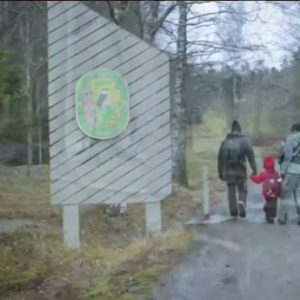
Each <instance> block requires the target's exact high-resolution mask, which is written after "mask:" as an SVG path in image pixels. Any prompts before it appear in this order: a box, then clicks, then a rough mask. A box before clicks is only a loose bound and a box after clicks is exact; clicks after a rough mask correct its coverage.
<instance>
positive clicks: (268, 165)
mask: <svg viewBox="0 0 300 300" xmlns="http://www.w3.org/2000/svg"><path fill="white" fill-rule="evenodd" d="M274 168H275V161H274V158H273V157H272V156H266V157H265V159H264V169H266V170H274Z"/></svg>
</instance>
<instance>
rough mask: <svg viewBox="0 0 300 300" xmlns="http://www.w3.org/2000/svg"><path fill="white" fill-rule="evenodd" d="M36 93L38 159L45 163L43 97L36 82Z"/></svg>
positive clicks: (40, 162)
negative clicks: (42, 115)
mask: <svg viewBox="0 0 300 300" xmlns="http://www.w3.org/2000/svg"><path fill="white" fill-rule="evenodd" d="M35 94H36V95H37V97H36V99H37V101H36V116H37V125H38V156H39V157H38V160H39V165H42V164H43V130H42V125H43V124H42V117H41V97H40V85H39V83H37V84H36V87H35Z"/></svg>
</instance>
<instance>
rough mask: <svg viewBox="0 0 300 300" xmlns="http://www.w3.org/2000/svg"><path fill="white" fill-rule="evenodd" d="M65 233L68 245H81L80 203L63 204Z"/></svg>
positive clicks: (75, 247)
mask: <svg viewBox="0 0 300 300" xmlns="http://www.w3.org/2000/svg"><path fill="white" fill-rule="evenodd" d="M63 233H64V243H65V245H66V246H67V247H69V248H72V249H78V248H79V247H80V220H79V206H78V205H64V206H63Z"/></svg>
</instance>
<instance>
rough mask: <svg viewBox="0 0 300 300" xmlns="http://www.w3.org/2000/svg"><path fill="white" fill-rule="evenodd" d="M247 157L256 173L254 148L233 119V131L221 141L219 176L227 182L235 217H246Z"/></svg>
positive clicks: (231, 213)
mask: <svg viewBox="0 0 300 300" xmlns="http://www.w3.org/2000/svg"><path fill="white" fill-rule="evenodd" d="M246 158H247V160H248V162H249V164H250V167H251V169H252V173H253V175H256V174H257V168H256V162H255V157H254V151H253V148H252V146H251V145H250V143H249V142H248V141H247V139H246V138H245V136H244V135H243V134H242V130H241V126H240V124H239V123H238V122H237V121H233V123H232V126H231V132H230V133H229V134H228V135H227V136H226V138H225V139H224V141H223V142H222V143H221V146H220V149H219V153H218V172H219V178H220V179H221V180H222V181H225V182H226V183H227V191H228V204H229V211H230V215H231V216H232V217H233V218H236V217H238V215H239V216H240V217H241V218H245V217H246V201H247V193H248V191H247V166H246ZM236 190H237V192H238V201H237V199H236Z"/></svg>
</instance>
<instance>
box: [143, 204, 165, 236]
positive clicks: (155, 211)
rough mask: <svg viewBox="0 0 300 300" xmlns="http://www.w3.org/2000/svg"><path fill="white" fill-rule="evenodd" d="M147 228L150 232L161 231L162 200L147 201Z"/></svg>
mask: <svg viewBox="0 0 300 300" xmlns="http://www.w3.org/2000/svg"><path fill="white" fill-rule="evenodd" d="M146 230H147V232H148V233H154V232H161V230H162V220H161V202H148V203H146Z"/></svg>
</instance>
